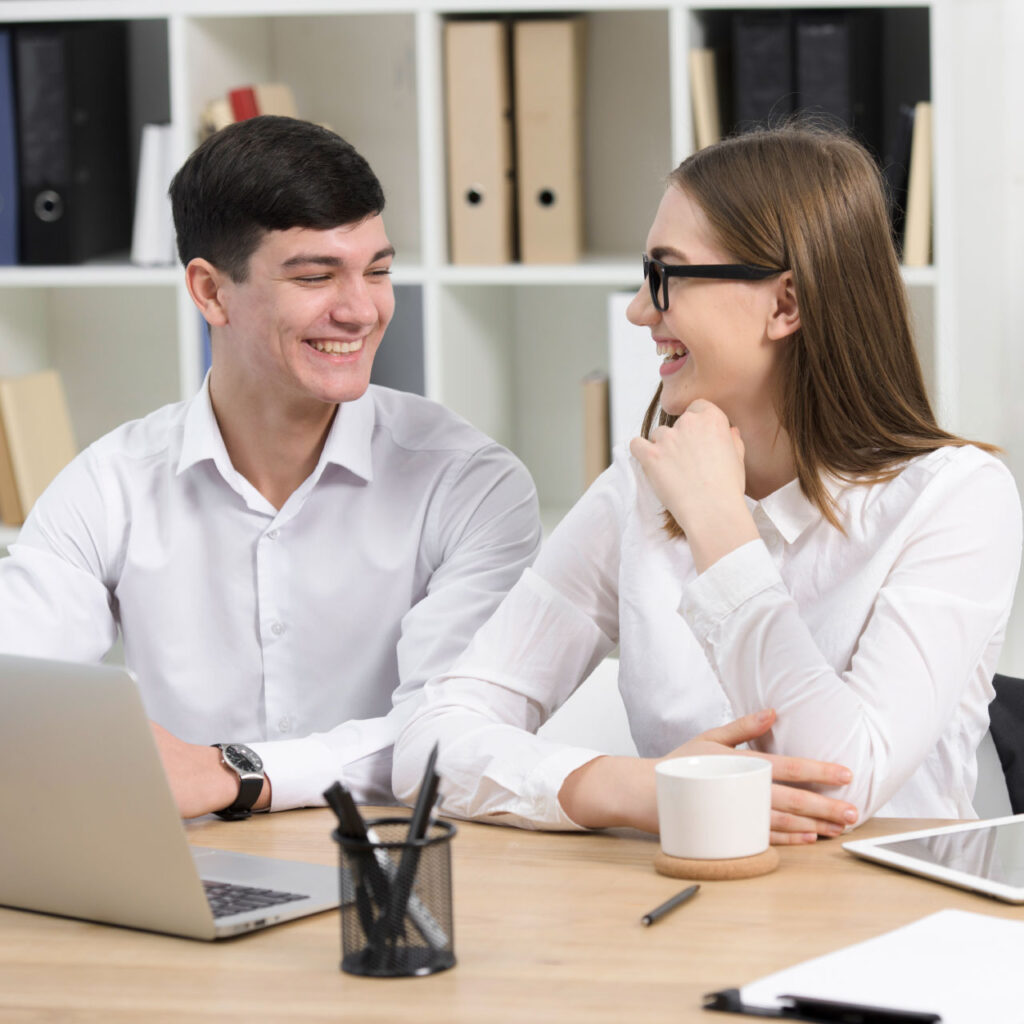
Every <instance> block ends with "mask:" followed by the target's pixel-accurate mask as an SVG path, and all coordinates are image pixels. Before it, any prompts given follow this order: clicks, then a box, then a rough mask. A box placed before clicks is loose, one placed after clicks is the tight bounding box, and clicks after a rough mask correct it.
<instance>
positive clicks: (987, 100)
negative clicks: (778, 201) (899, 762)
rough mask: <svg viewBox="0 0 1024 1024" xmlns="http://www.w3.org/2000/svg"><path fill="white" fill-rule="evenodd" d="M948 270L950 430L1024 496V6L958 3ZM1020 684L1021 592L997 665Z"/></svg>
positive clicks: (992, 0) (1023, 665)
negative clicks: (992, 452)
mask: <svg viewBox="0 0 1024 1024" xmlns="http://www.w3.org/2000/svg"><path fill="white" fill-rule="evenodd" d="M952 28H953V33H952V35H953V39H954V40H955V43H954V45H953V46H952V49H953V50H954V54H953V57H954V59H953V63H952V67H951V75H952V79H953V82H952V85H953V88H952V90H950V94H951V95H953V96H954V97H955V100H954V102H955V104H956V111H955V121H954V126H955V132H956V136H955V140H954V141H955V150H956V154H957V157H956V162H955V173H956V175H957V180H956V182H955V185H954V187H955V190H956V194H957V195H958V196H962V197H963V199H962V200H961V201H960V202H959V203H958V204H957V210H956V230H955V233H954V235H953V240H954V243H955V250H956V251H955V253H954V265H955V269H956V275H957V280H958V287H957V314H956V322H957V348H958V352H957V362H958V370H959V378H960V388H959V404H958V410H957V414H956V417H955V422H954V423H952V424H950V425H951V426H952V428H953V429H955V430H957V431H958V432H960V433H963V434H965V435H967V436H969V437H976V438H979V439H982V440H986V441H992V442H994V443H996V444H998V445H1000V446H1001V447H1002V448H1003V449H1004V451H1005V453H1006V456H1005V457H1006V462H1007V464H1008V465H1009V467H1010V469H1011V470H1012V472H1013V474H1014V476H1015V477H1016V479H1017V483H1018V487H1019V488H1022V489H1024V330H1022V327H1021V323H1022V320H1021V315H1020V311H1019V304H1020V298H1021V296H1022V295H1024V244H1022V243H1024V118H1022V116H1021V112H1020V102H1021V97H1022V96H1024V59H1022V58H1024V4H1021V3H1020V0H954V2H953V26H952ZM999 667H1000V670H1001V671H1002V672H1005V673H1008V674H1011V675H1017V676H1024V583H1018V592H1017V599H1016V603H1015V608H1014V613H1013V617H1012V619H1011V622H1010V628H1009V631H1008V635H1007V642H1006V646H1005V648H1004V651H1003V657H1002V659H1001V661H1000V666H999Z"/></svg>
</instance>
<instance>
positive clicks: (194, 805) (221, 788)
mask: <svg viewBox="0 0 1024 1024" xmlns="http://www.w3.org/2000/svg"><path fill="white" fill-rule="evenodd" d="M149 724H150V726H151V728H152V729H153V737H154V739H156V746H157V750H159V751H160V760H161V761H163V765H164V773H165V774H166V775H167V781H168V782H169V783H170V784H171V792H172V793H173V794H174V800H175V803H177V805H178V813H179V814H181V816H182V817H183V818H198V817H199V815H201V814H212V813H213V812H214V811H222V810H223V809H224V808H225V807H228V806H229V805H230V804H233V803H234V802H235V799H236V798H237V796H238V788H239V781H238V776H237V775H236V774H235V772H233V771H232V770H231V769H230V768H228V767H227V765H225V764H223V763H222V761H221V756H220V751H219V750H218V749H217V748H216V747H208V746H203V745H202V744H199V743H186V742H185V741H184V740H180V739H178V737H177V736H174V735H173V734H171V733H169V732H168V731H167V730H166V729H165V728H164V727H163V726H162V725H157V723H156V722H150V723H149ZM269 806H270V780H269V779H267V780H266V781H265V782H264V783H263V792H262V793H260V798H259V800H257V801H256V805H255V807H254V810H262V809H263V808H264V807H269Z"/></svg>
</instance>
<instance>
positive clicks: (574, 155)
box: [512, 17, 583, 263]
mask: <svg viewBox="0 0 1024 1024" xmlns="http://www.w3.org/2000/svg"><path fill="white" fill-rule="evenodd" d="M512 50H513V68H514V72H513V83H514V90H515V120H516V176H517V178H518V189H517V196H518V213H519V257H520V259H521V260H522V262H523V263H573V262H575V261H576V260H578V259H579V258H580V253H581V252H582V250H583V168H582V153H581V143H582V117H583V19H582V18H579V17H575V18H558V19H546V18H544V19H537V20H532V21H531V20H524V21H517V22H516V23H515V27H514V29H513V47H512Z"/></svg>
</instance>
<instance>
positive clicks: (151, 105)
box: [0, 0, 963, 509]
mask: <svg viewBox="0 0 1024 1024" xmlns="http://www.w3.org/2000/svg"><path fill="white" fill-rule="evenodd" d="M955 2H956V0H931V2H924V3H906V2H902V0H896V2H890V3H886V4H868V3H862V2H858V0H844V2H842V3H828V2H822V0H814V2H811V0H806V2H805V0H794V2H790V3H786V4H776V3H764V2H760V0H744V2H735V3H734V2H721V0H705V2H703V3H698V2H693V0H662V2H643V3H636V2H630V0H619V2H610V0H563V2H558V3H554V2H545V0H531V2H521V0H506V2H505V3H500V2H499V3H497V4H495V3H493V2H490V3H489V2H477V0H446V2H441V0H423V2H415V0H406V2H397V0H293V2H284V0H149V2H148V3H147V4H146V5H141V4H138V3H137V2H135V0H0V22H7V23H12V22H18V21H28V20H32V21H48V20H52V21H61V20H86V19H99V18H123V19H125V20H128V21H130V22H131V23H132V40H133V45H134V47H135V51H134V58H133V69H134V71H133V74H134V79H135V80H134V81H133V90H137V91H138V94H139V95H140V96H141V97H143V100H141V101H140V102H141V103H142V105H143V106H145V107H147V109H149V110H159V109H160V108H161V107H163V108H164V109H165V110H166V111H167V113H168V114H169V116H170V118H171V120H172V123H173V124H174V126H175V138H176V145H177V148H178V151H179V154H180V156H181V157H182V159H183V158H184V156H185V155H186V154H187V153H188V152H189V150H190V149H191V147H192V146H193V144H194V142H195V130H196V125H197V122H198V116H199V112H200V110H201V109H202V107H203V106H204V105H205V104H206V102H207V101H208V100H209V99H210V98H212V97H214V96H218V95H223V94H224V93H225V92H226V91H227V90H228V89H229V88H232V87H235V86H238V85H242V84H247V83H250V82H254V81H266V80H280V81H287V82H288V83H289V84H290V85H291V86H292V88H293V89H294V91H295V94H296V98H297V101H298V106H299V110H300V112H301V113H302V115H303V116H305V117H308V118H310V119H312V120H317V121H322V122H325V123H327V124H330V125H331V126H332V127H334V128H335V129H336V130H338V131H339V132H340V133H341V134H342V135H344V136H346V137H347V138H349V139H350V140H351V141H352V142H353V143H354V144H355V145H356V146H357V148H359V149H360V151H362V152H363V153H364V154H365V155H366V156H367V158H368V159H369V160H370V163H371V164H372V165H373V167H374V169H375V170H376V171H377V173H378V175H379V176H380V178H381V180H382V182H383V184H384V187H385V192H386V194H387V197H388V202H387V208H386V210H385V221H386V224H387V227H388V231H389V234H390V235H391V237H392V240H393V242H394V243H395V245H396V248H397V250H398V258H397V261H396V273H395V284H396V289H397V296H398V303H399V307H400V308H401V307H402V306H403V305H405V306H406V307H407V308H409V309H415V310H416V313H415V315H412V316H407V317H406V318H405V319H404V321H403V322H402V325H401V328H400V331H401V332H404V334H403V336H395V335H394V332H391V334H389V337H388V338H386V339H385V342H384V346H385V347H386V346H388V345H400V346H402V351H413V352H415V353H417V354H421V357H422V360H423V378H424V382H425V391H426V393H427V394H428V395H429V396H430V397H432V398H435V399H438V400H439V401H442V402H444V403H445V404H447V405H449V406H451V407H452V408H453V409H455V410H456V411H457V412H460V413H461V414H463V415H465V416H466V417H467V418H469V419H470V420H471V421H473V422H475V423H476V424H477V425H478V426H479V427H480V428H481V429H483V430H485V431H486V432H488V433H490V434H492V435H493V436H494V437H496V438H497V439H498V440H499V441H501V442H503V443H505V444H507V445H509V446H510V447H511V448H512V449H513V450H515V451H516V452H517V453H518V454H519V455H520V456H521V457H522V458H523V460H524V461H525V462H526V464H527V466H528V467H529V469H530V470H531V472H532V473H533V475H534V477H535V479H536V481H537V485H538V490H539V493H540V496H541V502H542V505H544V506H545V507H547V508H550V509H561V508H566V507H568V506H569V505H571V504H572V502H573V500H574V499H575V498H576V497H577V496H578V494H579V493H580V491H581V490H582V484H583V479H582V477H583V471H582V450H583V439H582V418H581V401H580V393H579V381H580V380H581V379H582V377H583V376H584V375H586V374H587V373H589V372H591V371H592V370H595V369H602V368H607V362H608V357H607V324H606V321H605V317H606V306H607V294H608V292H609V291H610V290H613V289H620V288H632V287H636V286H637V285H638V284H639V280H640V268H639V253H640V250H641V249H642V247H643V241H644V238H645V235H646V231H647V227H648V225H649V222H650V219H651V217H652V216H653V212H654V209H655V207H656V205H657V202H658V199H659V197H660V193H661V188H662V181H663V178H664V175H665V174H666V173H667V172H668V171H669V170H670V168H671V167H672V166H673V165H674V164H675V163H676V162H678V161H679V160H680V159H682V158H683V157H684V156H685V155H686V154H687V153H688V152H689V151H690V148H691V141H690V140H691V117H690V105H689V97H688V89H687V65H686V61H687V54H688V51H689V48H690V47H691V46H693V45H698V44H699V43H700V42H701V39H702V34H703V32H704V31H705V29H706V28H707V26H708V25H709V24H710V23H711V21H713V19H714V18H716V17H722V16H723V15H724V14H725V12H728V11H730V10H732V9H736V8H745V9H756V8H765V9H768V8H778V7H785V8H792V9H798V8H810V7H813V8H827V7H832V6H835V7H843V8H851V7H879V8H884V9H886V10H900V9H903V8H906V9H912V8H913V9H919V10H922V11H924V12H925V14H926V17H927V19H928V22H929V26H930V39H931V44H930V53H929V57H930V61H931V98H932V101H933V104H934V107H935V160H936V173H935V179H936V185H935V189H936V191H935V224H936V228H935V251H936V254H937V256H938V259H937V262H936V264H935V265H934V266H933V267H929V268H921V269H915V270H913V271H910V272H908V274H907V277H906V280H907V284H908V286H909V289H910V292H911V296H912V301H913V305H914V309H915V312H916V315H917V317H918V319H919V323H920V325H921V328H922V330H921V336H922V337H921V343H922V356H923V361H924V363H925V366H926V368H927V372H928V375H929V384H930V386H931V388H932V391H933V394H934V396H935V398H936V400H937V404H938V406H939V408H940V409H941V410H942V414H943V417H944V419H945V420H947V421H949V422H950V423H951V425H953V426H955V424H956V419H957V412H958V383H959V377H958V365H959V362H958V359H957V349H956V346H955V345H954V344H953V343H952V340H951V339H952V338H953V337H954V336H955V332H956V324H957V296H956V284H957V281H956V277H955V275H954V274H952V273H950V272H949V271H948V269H947V264H946V262H945V254H946V253H947V252H948V251H952V250H953V249H954V240H953V238H952V237H951V233H952V232H953V230H954V224H955V217H954V216H953V213H952V211H953V210H954V209H955V208H956V207H957V204H958V203H959V202H960V201H961V199H962V198H963V197H961V196H960V195H958V192H957V180H956V173H955V171H956V168H955V161H954V160H953V159H952V158H951V153H952V152H953V151H954V143H953V139H954V138H955V137H956V134H957V131H958V127H959V126H958V125H957V124H956V123H955V121H954V116H955V114H956V112H957V110H958V109H959V108H957V107H956V106H955V105H954V104H953V103H952V102H950V96H949V93H950V91H951V90H952V86H951V85H949V84H947V82H946V79H947V78H948V77H949V76H947V75H944V74H943V73H941V72H942V68H943V65H944V64H946V63H948V59H949V55H950V48H951V47H952V46H953V42H952V40H951V33H950V30H949V27H948V24H947V22H948V16H949V15H948V11H949V8H950V5H951V4H953V3H955ZM143 7H144V11H141V13H140V8H143ZM495 11H505V12H509V13H516V12H522V13H530V12H543V11H577V12H581V13H583V14H584V15H585V17H586V20H587V33H586V35H587V50H586V52H587V58H586V75H585V81H586V85H585V101H584V108H585V109H584V122H585V131H584V136H585V146H584V151H585V161H584V164H585V168H586V172H585V181H584V195H585V214H586V215H585V223H586V236H587V243H586V251H585V254H584V257H583V259H581V261H580V262H579V263H578V264H575V265H571V266H550V267H545V266H523V265H508V266H495V267H466V266H453V265H450V264H449V263H448V262H447V252H446V250H447V238H446V187H445V177H444V145H443V137H444V123H443V95H442V88H441V73H442V66H441V27H442V23H443V19H444V17H445V16H446V15H448V14H466V13H471V12H480V13H494V12H495ZM139 116H141V114H140V115H139ZM0 365H2V367H3V370H2V371H0V372H5V373H18V372H26V371H29V370H34V369H37V368H41V367H43V366H55V367H57V368H58V369H60V370H61V371H62V373H63V374H64V377H65V382H66V386H67V390H68V395H69V401H70V405H71V413H72V420H73V423H74V426H75V429H76V432H77V436H78V438H79V441H80V443H82V444H85V443H87V442H89V441H91V440H93V439H94V438H95V437H97V436H99V435H100V434H102V433H103V432H105V431H106V430H108V429H110V428H112V427H113V426H115V425H116V424H117V423H118V422H120V421H122V420H123V419H125V418H129V417H131V416H137V415H141V414H143V413H145V412H146V411H148V410H149V409H152V408H154V407H155V406H157V405H160V404H162V403H164V402H169V401H175V400H178V399H181V398H184V397H187V396H188V395H190V394H192V393H193V392H194V390H195V389H196V387H197V386H198V384H199V376H200V372H201V366H200V340H199V325H198V319H197V315H196V314H195V313H194V311H193V309H192V306H191V303H190V302H189V300H188V297H187V294H186V293H185V290H184V286H183V283H182V281H181V274H180V270H179V269H178V268H173V267H169V268H166V269H155V270H153V269H140V268H135V267H131V266H129V265H128V264H127V263H126V262H124V261H121V262H118V261H116V260H115V261H104V262H103V263H100V264H91V265H88V266H81V267H62V268H50V267H43V268H29V267H14V268H5V269H0ZM654 383H655V382H652V391H653V386H654Z"/></svg>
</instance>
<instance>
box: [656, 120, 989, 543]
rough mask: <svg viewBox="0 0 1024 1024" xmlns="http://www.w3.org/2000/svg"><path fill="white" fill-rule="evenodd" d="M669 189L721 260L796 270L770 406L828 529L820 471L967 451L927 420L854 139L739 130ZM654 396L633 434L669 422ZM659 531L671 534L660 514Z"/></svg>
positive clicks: (848, 474) (870, 469) (891, 466)
mask: <svg viewBox="0 0 1024 1024" xmlns="http://www.w3.org/2000/svg"><path fill="white" fill-rule="evenodd" d="M669 185H670V186H671V187H675V188H679V189H681V190H682V191H683V192H685V193H686V194H687V195H688V196H689V197H690V198H691V199H693V200H694V201H695V202H696V203H697V204H698V205H699V206H700V207H701V209H702V210H703V212H704V214H705V215H706V217H707V219H708V221H709V223H710V224H711V227H712V229H713V231H714V232H715V235H716V236H717V240H718V241H719V243H720V245H721V247H722V249H723V250H724V251H725V252H726V253H727V254H728V255H729V257H730V258H731V259H734V260H735V261H736V262H740V263H751V264H755V265H757V266H767V267H777V268H778V269H779V270H783V269H788V270H791V271H792V273H793V280H794V284H795V289H796V296H797V303H798V306H799V310H800V327H799V329H798V330H797V331H796V332H795V333H794V334H793V335H791V337H790V338H789V339H788V341H787V344H786V345H785V346H784V348H783V354H782V356H781V363H780V366H779V377H778V379H779V394H778V395H777V398H776V408H777V413H778V417H779V422H780V424H781V426H782V427H783V429H784V430H785V431H786V432H787V434H788V435H789V437H790V440H791V442H792V446H793V456H794V459H795V463H796V471H797V478H798V479H799V481H800V487H801V489H802V490H803V492H804V494H805V495H806V496H807V498H808V499H809V500H810V501H812V502H813V503H814V504H815V505H816V506H817V507H818V508H819V509H820V510H821V513H822V515H824V516H825V518H826V519H828V521H829V522H830V523H832V525H833V526H836V527H838V528H840V529H841V528H842V527H841V525H840V523H839V519H838V517H837V515H836V510H835V507H834V504H833V501H832V498H831V496H830V495H829V493H828V491H827V490H826V488H825V485H824V482H823V480H822V472H823V471H827V472H831V473H833V474H834V475H837V476H840V477H843V478H846V479H854V478H858V479H863V480H866V481H877V480H884V479H888V478H891V477H893V476H895V475H896V474H897V473H898V472H899V471H900V469H901V468H902V466H903V464H904V463H905V462H906V460H907V459H908V458H911V457H913V456H915V455H920V454H922V453H924V452H929V451H934V450H935V449H937V448H940V447H942V446H944V445H956V446H960V445H965V444H977V442H972V441H967V440H964V439H963V438H960V437H956V436H955V435H953V434H949V433H947V432H946V431H944V430H942V429H941V428H940V427H939V426H938V424H937V422H936V420H935V415H934V413H933V412H932V408H931V403H930V402H929V400H928V395H927V392H926V389H925V384H924V377H923V375H922V373H921V365H920V363H919V361H918V358H917V352H916V350H915V348H914V339H913V331H912V329H911V324H910V315H909V311H908V306H907V296H906V288H905V286H904V283H903V279H902V277H901V276H900V268H899V263H898V261H897V258H896V250H895V246H894V245H893V239H892V230H891V227H890V222H889V217H888V211H887V208H886V202H885V192H884V185H883V183H882V178H881V175H880V173H879V171H878V168H877V166H876V165H875V162H874V161H873V160H872V158H871V157H870V155H869V154H868V153H867V152H866V151H865V150H864V149H863V148H862V147H861V146H860V145H859V144H858V143H856V142H855V141H853V140H852V139H850V138H848V137H847V136H845V135H843V134H840V133H838V132H835V131H831V130H824V129H820V128H816V127H809V126H798V125H789V126H785V127H780V128H771V129H765V130H762V131H755V132H750V133H747V134H744V135H738V136H734V137H732V138H729V139H726V140H724V141H722V142H720V143H718V144H716V145H713V146H709V147H707V148H706V149H702V150H699V151H698V152H696V153H694V154H693V155H692V156H690V157H689V158H687V159H686V160H684V161H683V163H681V164H680V165H679V166H678V167H677V168H676V169H675V170H674V171H673V172H672V174H671V175H670V176H669ZM660 399H661V386H660V385H659V387H658V390H657V393H656V394H655V396H654V399H653V401H652V402H651V405H650V407H649V408H648V410H647V414H646V416H645V417H644V423H643V428H642V431H641V433H642V435H643V436H644V437H649V436H650V433H651V431H652V430H653V429H654V427H655V426H656V425H660V424H666V425H671V424H672V423H674V422H675V417H674V416H669V415H668V414H667V413H665V412H664V411H663V410H662V409H661V407H660ZM978 447H981V448H984V449H986V450H988V451H992V450H995V449H993V447H992V446H991V445H986V444H978ZM666 526H667V528H668V530H669V532H670V533H671V534H673V535H674V536H681V535H682V530H681V529H680V528H679V526H678V524H676V523H675V520H674V519H672V518H671V516H669V515H667V514H666Z"/></svg>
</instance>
